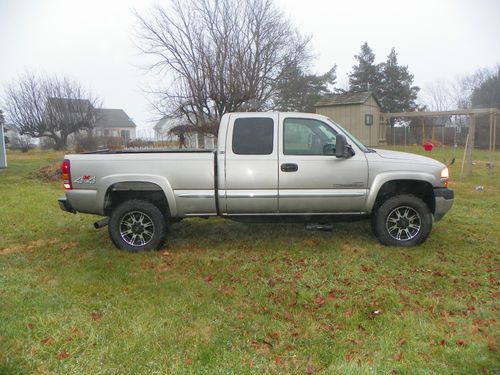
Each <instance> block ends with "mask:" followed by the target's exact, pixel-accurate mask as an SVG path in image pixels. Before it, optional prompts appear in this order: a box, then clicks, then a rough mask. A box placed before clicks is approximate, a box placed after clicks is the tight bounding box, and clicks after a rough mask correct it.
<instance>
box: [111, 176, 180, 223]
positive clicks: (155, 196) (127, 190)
mask: <svg viewBox="0 0 500 375" xmlns="http://www.w3.org/2000/svg"><path fill="white" fill-rule="evenodd" d="M131 199H142V200H145V201H148V202H151V203H152V204H154V205H155V206H157V207H158V208H159V209H160V211H161V212H162V213H163V214H164V215H166V216H170V209H169V207H168V201H167V197H166V196H165V193H164V192H163V190H162V188H161V187H160V186H158V185H156V184H154V183H152V182H136V181H134V182H119V183H116V184H113V185H111V186H110V187H109V188H108V190H107V191H106V196H105V198H104V214H105V215H106V216H109V215H111V211H113V209H114V208H115V207H117V206H118V205H120V204H121V203H123V202H125V201H128V200H131Z"/></svg>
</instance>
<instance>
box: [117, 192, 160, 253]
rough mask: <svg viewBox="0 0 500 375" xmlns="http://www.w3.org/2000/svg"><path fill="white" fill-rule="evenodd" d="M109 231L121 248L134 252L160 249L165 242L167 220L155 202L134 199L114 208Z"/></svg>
mask: <svg viewBox="0 0 500 375" xmlns="http://www.w3.org/2000/svg"><path fill="white" fill-rule="evenodd" d="M108 231H109V236H110V237H111V240H112V241H113V243H114V245H115V246H116V247H117V248H119V249H123V250H128V251H134V252H135V251H145V250H158V249H159V248H160V247H161V246H162V245H163V243H164V242H165V237H166V232H167V222H166V220H165V217H164V216H163V214H162V213H161V211H160V210H159V209H158V207H156V206H155V205H154V204H152V203H150V202H147V201H143V200H138V199H134V200H129V201H126V202H124V203H122V204H120V205H119V206H118V207H116V208H115V209H114V210H113V212H112V213H111V216H110V218H109V224H108Z"/></svg>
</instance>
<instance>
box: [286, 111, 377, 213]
mask: <svg viewBox="0 0 500 375" xmlns="http://www.w3.org/2000/svg"><path fill="white" fill-rule="evenodd" d="M280 121H281V122H282V127H281V129H283V131H282V132H280V144H281V145H283V147H282V148H281V150H280V153H279V172H278V173H279V212H280V213H300V214H320V213H326V214H328V213H358V212H362V211H364V207H365V199H366V195H367V182H368V165H367V160H366V158H365V155H364V153H363V152H362V151H361V150H359V149H358V148H357V147H356V146H355V145H352V146H353V148H354V150H355V155H354V156H352V157H350V158H336V157H335V142H336V135H337V131H336V130H335V129H334V127H333V126H332V125H331V124H329V123H327V122H324V121H322V120H320V119H314V118H306V117H284V118H280Z"/></svg>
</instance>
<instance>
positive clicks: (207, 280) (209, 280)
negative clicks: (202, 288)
mask: <svg viewBox="0 0 500 375" xmlns="http://www.w3.org/2000/svg"><path fill="white" fill-rule="evenodd" d="M213 279H214V277H213V276H212V275H207V276H205V278H204V279H203V280H205V282H206V283H209V282H211V281H212V280H213Z"/></svg>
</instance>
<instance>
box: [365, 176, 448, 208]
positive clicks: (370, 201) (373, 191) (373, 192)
mask: <svg viewBox="0 0 500 375" xmlns="http://www.w3.org/2000/svg"><path fill="white" fill-rule="evenodd" d="M398 180H415V181H423V182H427V183H429V184H430V185H431V186H438V185H439V181H437V178H436V176H435V175H433V174H432V173H427V172H404V171H396V172H383V173H379V174H377V175H376V176H375V178H374V179H373V181H372V183H371V186H370V191H369V192H368V196H367V198H366V212H367V213H368V214H371V212H372V210H373V206H374V205H375V201H376V200H377V195H378V193H379V191H380V189H381V188H382V186H384V184H385V183H387V182H391V181H398Z"/></svg>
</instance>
